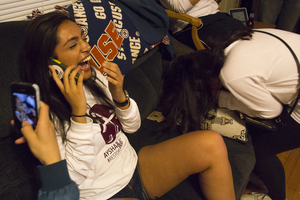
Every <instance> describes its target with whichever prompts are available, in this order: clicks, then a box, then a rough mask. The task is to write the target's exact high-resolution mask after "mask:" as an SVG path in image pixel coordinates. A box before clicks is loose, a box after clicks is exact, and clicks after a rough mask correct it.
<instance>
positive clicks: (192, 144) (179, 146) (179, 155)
mask: <svg viewBox="0 0 300 200" xmlns="http://www.w3.org/2000/svg"><path fill="white" fill-rule="evenodd" d="M214 149H217V150H218V151H222V152H225V153H226V154H227V150H226V146H225V143H224V140H223V138H222V137H221V136H220V135H219V134H218V133H216V132H214V131H196V132H191V133H187V134H184V135H181V136H178V137H176V138H172V139H170V140H167V141H164V142H162V143H159V144H156V145H151V146H147V147H144V148H142V149H141V150H140V152H139V167H140V174H141V179H142V182H143V185H144V186H145V189H146V191H147V193H148V195H149V197H150V198H154V197H155V196H157V197H160V196H162V195H163V194H165V193H166V192H168V191H169V190H171V189H172V188H173V187H175V186H176V185H178V184H179V183H180V182H182V181H183V180H184V179H186V178H187V177H188V176H189V175H191V174H194V173H198V172H201V171H204V170H206V169H207V168H208V166H209V162H210V161H209V160H210V159H213V158H211V156H210V151H212V150H214ZM225 157H226V156H225ZM226 159H227V158H226Z"/></svg>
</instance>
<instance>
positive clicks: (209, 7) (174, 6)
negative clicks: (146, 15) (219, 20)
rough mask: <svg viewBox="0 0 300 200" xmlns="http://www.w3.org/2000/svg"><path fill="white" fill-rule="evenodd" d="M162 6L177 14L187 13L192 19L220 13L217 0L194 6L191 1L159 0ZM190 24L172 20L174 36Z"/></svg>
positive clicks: (205, 1)
mask: <svg viewBox="0 0 300 200" xmlns="http://www.w3.org/2000/svg"><path fill="white" fill-rule="evenodd" d="M159 1H160V3H161V4H162V6H164V7H165V8H166V9H168V10H172V11H174V12H177V13H185V14H188V15H190V16H192V17H196V18H199V17H203V16H207V15H211V14H215V13H217V12H219V10H218V8H219V5H218V3H217V2H216V1H215V0H200V1H198V2H197V3H196V4H195V5H194V6H193V5H192V4H191V3H190V1H189V0H159ZM186 25H188V22H185V21H182V20H179V19H173V18H170V29H171V30H172V32H173V34H174V33H177V32H178V31H181V30H182V29H183V28H184V27H185V26H186Z"/></svg>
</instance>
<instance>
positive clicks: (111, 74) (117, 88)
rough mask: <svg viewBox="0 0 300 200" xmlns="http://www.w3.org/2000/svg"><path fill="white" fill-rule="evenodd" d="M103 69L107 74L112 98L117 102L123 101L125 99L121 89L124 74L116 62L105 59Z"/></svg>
mask: <svg viewBox="0 0 300 200" xmlns="http://www.w3.org/2000/svg"><path fill="white" fill-rule="evenodd" d="M102 66H103V68H104V69H103V70H104V72H105V73H106V74H107V75H108V76H107V80H108V87H109V91H110V93H111V95H112V98H113V99H114V100H115V101H117V102H124V101H125V100H126V97H125V94H124V91H123V81H124V76H123V74H122V73H121V71H120V68H119V67H118V65H117V64H115V63H111V62H107V61H105V62H104V63H103V64H102Z"/></svg>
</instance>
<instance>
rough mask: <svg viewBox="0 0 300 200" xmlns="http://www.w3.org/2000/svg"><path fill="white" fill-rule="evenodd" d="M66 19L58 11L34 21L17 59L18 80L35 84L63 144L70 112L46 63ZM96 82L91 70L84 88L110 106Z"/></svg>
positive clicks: (52, 54) (52, 52) (63, 14)
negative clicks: (19, 71)
mask: <svg viewBox="0 0 300 200" xmlns="http://www.w3.org/2000/svg"><path fill="white" fill-rule="evenodd" d="M66 20H70V21H73V20H72V19H70V18H69V16H67V15H66V14H65V13H58V12H52V13H48V14H45V15H42V16H39V17H37V18H36V19H34V20H33V21H32V22H31V23H30V25H29V26H28V28H27V30H26V33H25V37H24V40H23V46H22V49H21V52H20V59H19V67H20V70H21V78H22V81H24V82H32V83H37V84H38V85H39V87H40V94H41V100H42V101H44V102H45V103H46V104H48V105H49V107H50V114H51V115H50V117H51V120H52V121H55V124H56V126H55V128H56V131H58V132H59V133H60V134H61V136H62V139H63V141H65V139H66V131H65V129H64V124H65V123H66V122H68V123H70V117H71V112H72V110H71V107H70V105H69V103H68V102H67V101H66V99H65V97H64V96H63V94H62V93H61V91H60V89H59V88H58V86H57V85H56V83H55V81H54V80H53V78H52V76H50V74H49V67H48V60H49V58H50V57H51V56H55V55H54V49H55V47H56V45H57V43H58V37H57V29H58V27H59V25H60V24H61V23H63V22H64V21H66ZM73 22H74V21H73ZM91 69H92V68H91ZM96 79H97V78H96V76H95V71H94V69H92V77H91V78H90V79H88V80H85V81H84V84H85V86H87V87H88V88H89V89H90V91H91V92H92V94H93V95H94V96H95V97H96V98H101V99H104V100H105V101H106V102H107V103H108V104H109V105H110V106H111V104H110V101H109V100H108V98H107V97H106V96H105V94H104V92H103V91H102V89H101V88H100V87H98V84H95V80H96Z"/></svg>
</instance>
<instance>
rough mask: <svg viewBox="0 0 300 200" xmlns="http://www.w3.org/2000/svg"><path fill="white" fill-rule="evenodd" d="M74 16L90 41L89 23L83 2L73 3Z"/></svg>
mask: <svg viewBox="0 0 300 200" xmlns="http://www.w3.org/2000/svg"><path fill="white" fill-rule="evenodd" d="M73 11H74V18H75V22H76V24H78V25H79V26H80V28H81V29H82V30H83V32H84V35H85V36H86V39H87V41H90V39H89V36H88V29H89V28H88V23H87V17H86V14H85V9H84V6H83V4H82V3H73Z"/></svg>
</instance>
